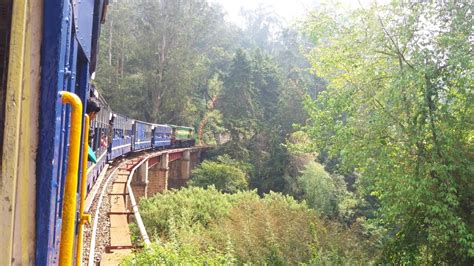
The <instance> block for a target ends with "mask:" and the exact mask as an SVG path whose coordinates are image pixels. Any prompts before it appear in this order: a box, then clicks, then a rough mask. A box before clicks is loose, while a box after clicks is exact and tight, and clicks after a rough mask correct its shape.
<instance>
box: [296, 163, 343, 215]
mask: <svg viewBox="0 0 474 266" xmlns="http://www.w3.org/2000/svg"><path fill="white" fill-rule="evenodd" d="M299 182H300V183H301V187H302V189H303V192H304V199H305V200H306V202H307V203H308V205H309V206H310V207H311V208H314V209H315V210H316V211H318V212H319V213H321V214H324V215H327V216H331V215H334V213H335V212H336V206H337V198H336V187H335V185H334V182H333V180H332V177H331V176H330V175H329V174H328V173H327V172H326V171H325V170H324V167H323V166H322V165H320V164H318V163H315V162H311V163H309V164H308V165H306V169H305V170H304V171H303V172H302V175H301V177H300V178H299Z"/></svg>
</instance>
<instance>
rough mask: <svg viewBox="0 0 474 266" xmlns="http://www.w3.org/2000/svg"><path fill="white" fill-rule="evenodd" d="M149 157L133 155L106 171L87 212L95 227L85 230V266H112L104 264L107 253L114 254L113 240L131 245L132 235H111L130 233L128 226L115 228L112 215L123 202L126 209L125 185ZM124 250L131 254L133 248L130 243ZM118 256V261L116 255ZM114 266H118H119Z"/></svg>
mask: <svg viewBox="0 0 474 266" xmlns="http://www.w3.org/2000/svg"><path fill="white" fill-rule="evenodd" d="M145 154H146V153H145V152H140V153H133V154H130V155H128V156H127V157H124V158H121V159H118V160H115V161H114V162H112V163H111V164H109V165H108V167H106V168H104V170H103V173H102V174H101V176H100V177H99V180H98V181H99V182H97V187H94V188H93V190H92V191H91V193H90V194H89V196H88V198H87V203H86V204H87V206H86V211H87V212H88V213H90V214H91V215H92V217H91V224H88V225H86V226H85V228H84V245H83V253H82V264H83V265H96V264H98V263H99V264H100V265H107V264H110V263H102V260H103V258H104V257H107V256H106V254H107V253H106V252H108V251H110V250H111V248H110V247H111V246H112V245H113V243H112V242H111V239H112V238H114V239H115V238H117V237H119V238H121V239H119V240H120V241H125V242H127V241H128V242H129V241H130V235H129V234H123V235H119V236H114V237H112V235H111V233H116V232H113V231H115V229H119V231H122V232H124V231H125V233H126V231H128V222H126V223H122V224H121V225H122V227H124V228H117V226H115V227H112V226H113V225H112V221H111V217H110V213H111V211H112V210H113V208H114V206H116V205H118V204H119V203H120V201H121V202H122V204H121V205H122V206H123V207H125V200H124V197H123V196H124V195H126V187H125V186H124V184H125V182H126V181H127V179H128V177H129V174H130V172H131V169H132V168H133V166H135V165H136V164H137V163H138V162H139V161H140V160H142V159H144V158H145V157H146V156H145ZM120 185H122V186H120ZM118 187H121V188H118ZM114 189H115V190H117V189H119V190H121V192H118V191H114ZM119 194H122V195H119ZM124 213H125V211H124ZM124 215H126V214H124ZM125 219H127V217H125ZM122 220H123V219H122ZM111 231H112V232H111ZM123 238H128V239H123ZM112 247H113V246H112ZM121 248H122V249H123V250H127V249H128V250H130V249H131V248H132V246H131V243H130V245H129V247H128V248H125V247H123V246H122V247H121ZM122 253H126V252H122ZM114 256H115V257H117V256H116V255H114ZM112 264H114V265H115V263H112ZM117 264H118V261H117Z"/></svg>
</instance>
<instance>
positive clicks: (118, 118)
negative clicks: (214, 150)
mask: <svg viewBox="0 0 474 266" xmlns="http://www.w3.org/2000/svg"><path fill="white" fill-rule="evenodd" d="M95 97H96V98H97V99H98V101H99V102H100V106H101V111H100V112H99V113H98V115H97V118H96V119H94V120H93V121H92V123H91V125H90V132H92V137H91V138H90V141H89V144H90V148H91V149H92V150H93V151H94V153H95V155H96V157H97V163H91V162H89V163H88V173H87V177H88V178H87V179H88V180H87V192H89V191H90V189H91V188H92V186H93V185H94V182H95V181H96V180H97V178H98V176H99V173H100V171H101V170H102V168H103V167H104V165H105V164H106V162H107V161H112V160H114V159H115V158H117V157H119V156H122V155H126V154H127V153H129V152H136V151H142V150H147V149H169V148H185V147H191V146H194V145H195V139H194V128H192V127H186V126H176V125H162V124H153V123H148V122H143V121H140V120H134V119H131V118H128V117H126V116H123V115H121V114H117V113H115V112H113V111H112V110H111V109H110V107H109V106H108V104H107V102H106V101H105V100H104V99H103V98H102V97H100V96H98V95H97V94H96V96H95Z"/></svg>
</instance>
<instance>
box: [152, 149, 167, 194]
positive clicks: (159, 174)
mask: <svg viewBox="0 0 474 266" xmlns="http://www.w3.org/2000/svg"><path fill="white" fill-rule="evenodd" d="M168 163H169V154H168V153H165V154H162V155H161V158H160V163H158V164H157V165H155V166H153V167H152V168H150V170H149V173H148V176H149V181H150V182H149V183H148V194H147V195H148V196H153V195H155V194H156V193H160V192H163V191H166V190H167V189H168V172H169V167H168Z"/></svg>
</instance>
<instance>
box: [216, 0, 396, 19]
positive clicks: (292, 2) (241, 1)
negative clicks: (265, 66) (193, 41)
mask: <svg viewBox="0 0 474 266" xmlns="http://www.w3.org/2000/svg"><path fill="white" fill-rule="evenodd" d="M209 1H210V2H214V3H219V4H221V5H222V6H223V7H224V10H225V11H226V12H227V16H226V19H227V20H228V21H231V22H234V23H236V24H238V25H241V24H242V23H243V22H242V19H241V18H240V16H239V14H240V9H241V8H242V7H243V8H245V9H255V8H257V7H258V6H259V5H263V6H266V7H271V8H272V9H273V10H274V11H275V12H276V13H277V14H278V15H279V16H280V17H282V18H283V19H284V20H285V21H286V22H291V21H292V20H295V19H299V18H303V17H304V15H305V14H306V13H307V12H308V10H311V9H312V8H314V7H315V6H317V5H318V3H321V2H325V3H331V0H209ZM374 1H376V2H377V3H387V2H389V0H338V1H337V2H339V3H342V5H343V6H345V7H349V8H358V7H360V5H363V6H367V5H369V4H370V3H372V2H374Z"/></svg>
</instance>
